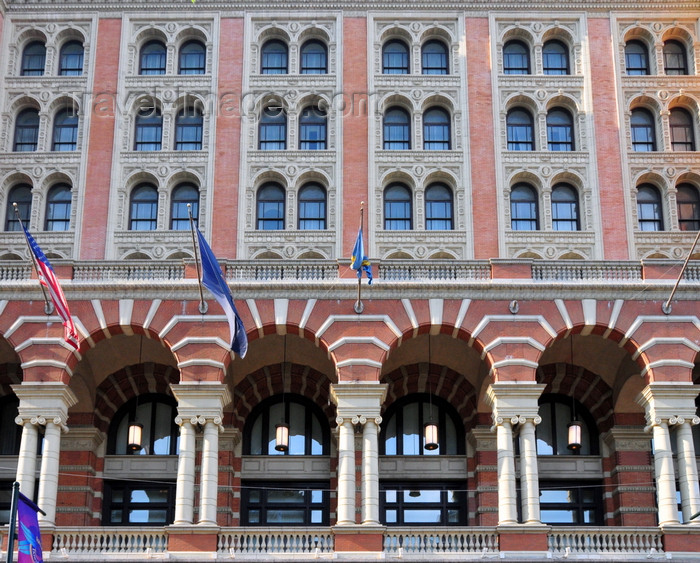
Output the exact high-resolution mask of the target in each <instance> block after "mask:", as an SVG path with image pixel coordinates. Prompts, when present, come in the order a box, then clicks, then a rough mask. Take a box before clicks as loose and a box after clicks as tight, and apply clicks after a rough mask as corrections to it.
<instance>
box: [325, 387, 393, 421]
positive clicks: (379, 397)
mask: <svg viewBox="0 0 700 563" xmlns="http://www.w3.org/2000/svg"><path fill="white" fill-rule="evenodd" d="M386 390H387V385H386V384H383V383H335V384H333V385H331V399H333V402H334V403H335V404H336V411H337V413H338V418H339V419H343V420H344V419H350V421H351V422H352V423H353V425H354V424H363V425H364V424H365V422H367V419H374V420H375V422H376V420H377V419H379V422H381V417H380V413H381V410H382V403H383V402H384V398H385V397H386ZM353 419H356V421H355V420H353ZM336 422H337V419H336ZM379 422H377V424H379ZM338 424H342V422H338Z"/></svg>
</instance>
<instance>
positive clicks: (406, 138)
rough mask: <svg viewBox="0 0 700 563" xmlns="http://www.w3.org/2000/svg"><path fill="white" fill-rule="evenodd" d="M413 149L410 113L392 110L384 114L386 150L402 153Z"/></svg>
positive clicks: (396, 109) (397, 109)
mask: <svg viewBox="0 0 700 563" xmlns="http://www.w3.org/2000/svg"><path fill="white" fill-rule="evenodd" d="M410 148H411V128H410V118H409V116H408V112H407V111H405V110H403V109H401V108H391V109H389V110H387V112H386V113H385V114H384V149H385V150H393V151H401V150H409V149H410Z"/></svg>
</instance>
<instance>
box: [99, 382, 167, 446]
mask: <svg viewBox="0 0 700 563" xmlns="http://www.w3.org/2000/svg"><path fill="white" fill-rule="evenodd" d="M176 416H177V407H176V404H175V400H174V399H172V398H171V397H169V396H167V395H157V394H147V395H141V396H139V397H135V398H133V399H131V400H130V401H129V402H128V403H126V404H125V405H124V406H123V407H122V408H120V409H119V410H118V411H117V412H116V414H115V415H114V418H113V419H112V422H111V423H110V425H109V434H108V441H107V453H108V454H110V455H177V454H178V453H179V441H180V433H179V431H178V427H177V425H176V424H175V417H176ZM132 423H137V424H141V425H142V426H143V428H142V432H141V444H140V446H141V447H140V448H130V444H129V425H130V424H132Z"/></svg>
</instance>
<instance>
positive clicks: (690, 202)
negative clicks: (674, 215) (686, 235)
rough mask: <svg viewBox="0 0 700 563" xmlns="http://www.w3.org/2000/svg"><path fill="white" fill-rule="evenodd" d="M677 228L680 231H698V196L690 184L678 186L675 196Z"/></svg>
mask: <svg viewBox="0 0 700 563" xmlns="http://www.w3.org/2000/svg"><path fill="white" fill-rule="evenodd" d="M676 203H677V204H678V228H679V229H680V230H681V231H698V230H700V195H699V193H698V189H697V188H696V187H695V186H692V185H690V184H680V185H679V186H678V193H677V194H676Z"/></svg>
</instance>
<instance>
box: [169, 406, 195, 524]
mask: <svg viewBox="0 0 700 563" xmlns="http://www.w3.org/2000/svg"><path fill="white" fill-rule="evenodd" d="M175 423H176V424H177V425H178V426H180V456H179V457H178V462H177V484H176V486H175V522H174V524H175V525H176V526H178V525H179V526H183V525H189V524H192V519H193V515H194V454H195V435H194V426H192V422H191V421H189V420H183V419H182V418H181V417H180V416H177V417H176V418H175Z"/></svg>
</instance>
